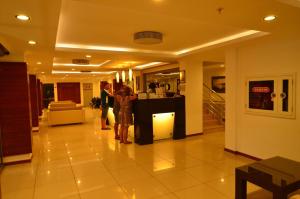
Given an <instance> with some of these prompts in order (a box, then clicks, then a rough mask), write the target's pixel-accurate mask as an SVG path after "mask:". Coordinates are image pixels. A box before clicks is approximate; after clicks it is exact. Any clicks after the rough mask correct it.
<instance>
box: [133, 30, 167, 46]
mask: <svg viewBox="0 0 300 199" xmlns="http://www.w3.org/2000/svg"><path fill="white" fill-rule="evenodd" d="M133 39H134V41H135V42H136V43H138V44H159V43H161V42H162V39H163V35H162V33H160V32H155V31H142V32H136V33H134V37H133Z"/></svg>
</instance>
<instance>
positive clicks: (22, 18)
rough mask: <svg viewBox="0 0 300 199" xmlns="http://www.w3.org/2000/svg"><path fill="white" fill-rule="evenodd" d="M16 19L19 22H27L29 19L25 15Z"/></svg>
mask: <svg viewBox="0 0 300 199" xmlns="http://www.w3.org/2000/svg"><path fill="white" fill-rule="evenodd" d="M16 18H17V19H19V20H21V21H28V20H29V19H30V18H29V16H27V15H17V16H16Z"/></svg>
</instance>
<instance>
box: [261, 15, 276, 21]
mask: <svg viewBox="0 0 300 199" xmlns="http://www.w3.org/2000/svg"><path fill="white" fill-rule="evenodd" d="M274 19H276V16H275V15H268V16H266V17H265V18H264V20H265V21H273V20H274Z"/></svg>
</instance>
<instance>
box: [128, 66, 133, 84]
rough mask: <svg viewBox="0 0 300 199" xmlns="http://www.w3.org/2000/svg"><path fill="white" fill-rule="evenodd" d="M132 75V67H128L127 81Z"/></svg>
mask: <svg viewBox="0 0 300 199" xmlns="http://www.w3.org/2000/svg"><path fill="white" fill-rule="evenodd" d="M132 76H133V74H132V69H131V68H130V69H129V70H128V79H129V81H132V79H133V78H132Z"/></svg>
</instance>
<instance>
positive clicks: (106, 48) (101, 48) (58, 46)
mask: <svg viewBox="0 0 300 199" xmlns="http://www.w3.org/2000/svg"><path fill="white" fill-rule="evenodd" d="M55 48H56V49H58V50H59V49H85V50H97V51H112V52H138V53H151V54H164V55H169V56H174V53H173V52H172V51H158V50H156V51H155V50H145V49H134V48H123V47H111V46H91V45H83V44H64V43H58V44H56V45H55Z"/></svg>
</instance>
